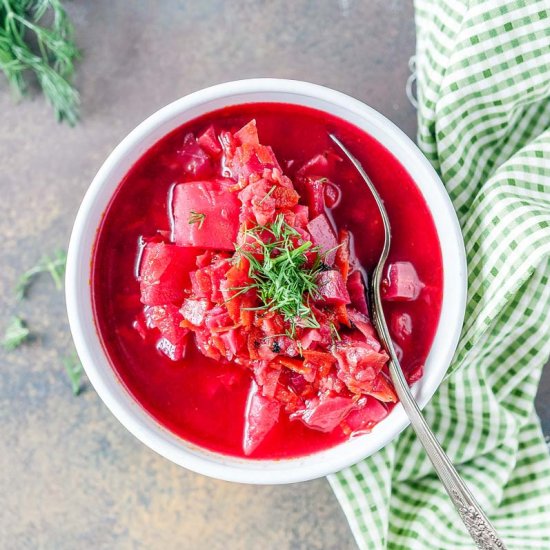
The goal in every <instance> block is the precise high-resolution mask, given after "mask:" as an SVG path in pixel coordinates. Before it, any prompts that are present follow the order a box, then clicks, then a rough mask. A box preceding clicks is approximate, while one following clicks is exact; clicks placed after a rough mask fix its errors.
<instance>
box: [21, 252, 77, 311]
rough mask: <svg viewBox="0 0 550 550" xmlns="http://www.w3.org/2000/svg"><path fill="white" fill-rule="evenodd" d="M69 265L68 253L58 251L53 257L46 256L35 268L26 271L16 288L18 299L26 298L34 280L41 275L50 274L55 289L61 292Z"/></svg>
mask: <svg viewBox="0 0 550 550" xmlns="http://www.w3.org/2000/svg"><path fill="white" fill-rule="evenodd" d="M66 264H67V252H65V251H64V250H57V251H56V252H54V254H53V256H47V255H46V256H44V257H43V258H42V259H41V260H40V261H39V262H38V263H37V264H36V265H35V266H34V267H31V269H29V270H27V271H25V273H23V275H21V277H20V278H19V281H18V282H17V286H16V288H15V291H16V294H17V299H18V300H21V299H23V298H24V297H25V295H26V293H27V290H28V288H29V286H30V285H31V283H32V282H33V280H34V279H35V278H36V276H37V275H39V274H40V273H49V274H50V276H51V278H52V279H53V282H54V284H55V288H57V290H61V289H62V288H63V276H64V275H65V266H66Z"/></svg>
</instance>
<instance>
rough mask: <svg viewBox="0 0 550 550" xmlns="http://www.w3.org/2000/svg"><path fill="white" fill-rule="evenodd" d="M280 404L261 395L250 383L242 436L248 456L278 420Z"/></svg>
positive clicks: (256, 387) (245, 452)
mask: <svg viewBox="0 0 550 550" xmlns="http://www.w3.org/2000/svg"><path fill="white" fill-rule="evenodd" d="M279 411H280V405H279V403H278V402H277V401H274V400H273V399H268V398H267V397H265V396H263V395H262V394H261V393H260V392H259V389H258V386H257V385H256V384H252V386H251V388H250V394H249V396H248V403H247V406H246V412H245V427H244V437H243V450H244V454H245V455H247V456H249V455H250V454H252V453H253V452H254V451H255V450H256V448H257V447H258V445H259V444H260V443H261V442H262V441H263V439H264V438H265V436H266V435H267V434H268V433H269V431H270V430H271V428H273V426H275V424H276V423H277V420H279Z"/></svg>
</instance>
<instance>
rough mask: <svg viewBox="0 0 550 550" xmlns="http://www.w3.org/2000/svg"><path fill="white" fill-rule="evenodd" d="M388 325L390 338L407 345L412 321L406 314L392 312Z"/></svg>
mask: <svg viewBox="0 0 550 550" xmlns="http://www.w3.org/2000/svg"><path fill="white" fill-rule="evenodd" d="M389 325H390V330H391V333H392V336H393V338H394V339H395V340H397V342H399V343H400V344H404V343H408V341H409V339H410V337H411V334H412V319H411V316H410V315H409V314H408V313H405V312H401V313H400V312H397V311H394V312H392V314H391V316H390V323H389Z"/></svg>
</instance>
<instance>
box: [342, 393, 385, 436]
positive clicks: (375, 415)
mask: <svg viewBox="0 0 550 550" xmlns="http://www.w3.org/2000/svg"><path fill="white" fill-rule="evenodd" d="M357 404H358V408H357V409H354V410H353V411H351V412H350V413H349V414H348V416H347V417H346V424H347V425H348V427H349V428H350V429H351V431H352V432H354V434H356V435H359V434H362V433H368V432H370V431H371V430H372V428H373V427H374V426H375V425H376V424H378V422H380V421H381V420H384V418H386V416H388V413H389V411H388V409H387V408H386V407H385V406H384V405H383V404H382V403H380V401H378V400H377V399H375V398H374V397H366V398H361V400H360V401H358V403H357Z"/></svg>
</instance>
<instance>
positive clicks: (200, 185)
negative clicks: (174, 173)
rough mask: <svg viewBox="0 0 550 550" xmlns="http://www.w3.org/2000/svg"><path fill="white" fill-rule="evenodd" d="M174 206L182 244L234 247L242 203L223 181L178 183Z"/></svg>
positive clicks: (176, 234) (178, 241)
mask: <svg viewBox="0 0 550 550" xmlns="http://www.w3.org/2000/svg"><path fill="white" fill-rule="evenodd" d="M173 208H174V239H175V241H176V244H177V245H178V246H194V247H201V248H209V249H216V250H233V248H234V243H235V241H236V239H237V231H238V229H239V209H240V203H239V201H238V199H237V197H236V195H235V194H234V193H232V192H230V191H228V189H227V187H226V186H224V183H223V181H219V180H214V181H198V182H193V183H180V184H178V185H176V187H175V189H174V205H173Z"/></svg>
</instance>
